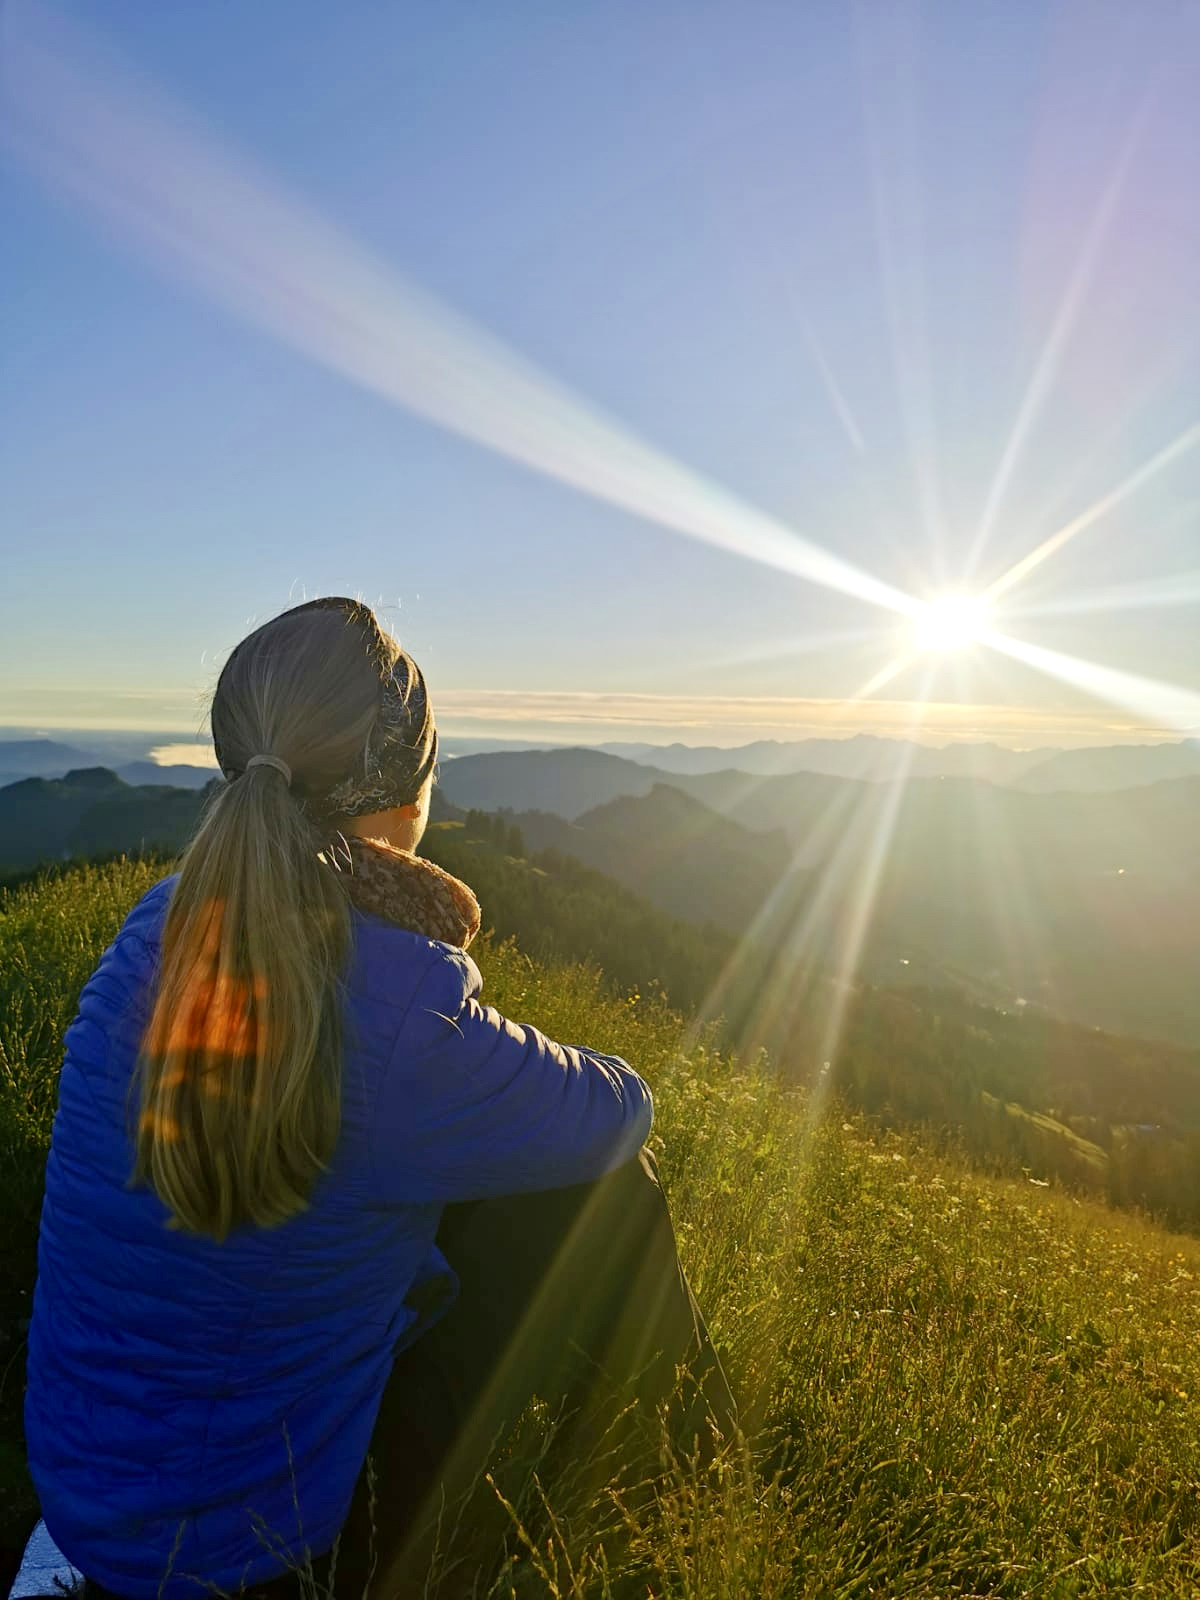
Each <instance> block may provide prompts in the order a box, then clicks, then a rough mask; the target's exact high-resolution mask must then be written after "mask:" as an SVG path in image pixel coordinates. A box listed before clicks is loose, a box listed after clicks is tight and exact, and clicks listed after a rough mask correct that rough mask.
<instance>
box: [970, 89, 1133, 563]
mask: <svg viewBox="0 0 1200 1600" xmlns="http://www.w3.org/2000/svg"><path fill="white" fill-rule="evenodd" d="M1146 105H1147V102H1145V101H1144V102H1143V105H1142V107H1141V109H1140V110H1139V111H1138V113H1137V114H1136V115H1135V116H1134V117H1133V119H1132V120H1131V122H1130V126H1129V128H1128V129H1127V131H1126V134H1125V138H1124V140H1123V141H1122V145H1121V149H1120V151H1119V152H1118V155H1117V159H1116V162H1115V163H1114V166H1113V171H1112V172H1111V174H1110V175H1109V179H1108V182H1107V183H1106V184H1105V186H1104V189H1103V191H1102V192H1101V195H1100V199H1099V201H1098V202H1097V205H1096V208H1095V210H1094V212H1093V213H1092V218H1091V221H1090V222H1089V224H1088V227H1087V231H1086V233H1085V235H1084V239H1083V244H1082V246H1081V247H1080V251H1079V258H1078V260H1077V261H1076V263H1075V267H1074V270H1073V271H1072V273H1071V276H1070V278H1069V279H1068V282H1067V287H1066V290H1065V291H1064V293H1063V297H1062V301H1061V303H1060V304H1059V308H1058V311H1057V313H1056V314H1055V318H1054V321H1053V323H1052V324H1051V327H1050V332H1049V334H1048V336H1047V339H1046V343H1045V346H1044V348H1043V350H1042V353H1041V355H1040V356H1039V357H1038V360H1037V364H1036V365H1035V367H1034V370H1033V376H1032V377H1031V378H1030V380H1029V384H1028V387H1027V388H1026V390H1025V394H1024V396H1023V397H1022V400H1021V404H1020V405H1019V406H1018V408H1017V414H1016V416H1015V417H1014V419H1013V425H1012V429H1011V431H1010V433H1009V436H1008V440H1007V442H1006V444H1005V446H1004V450H1003V452H1002V453H1001V456H1000V462H999V465H998V466H997V468H996V472H995V476H994V477H993V479H992V482H991V486H990V488H989V489H988V494H987V499H986V501H985V502H984V507H983V512H982V514H981V516H980V519H979V526H978V528H977V529H976V531H975V537H974V540H973V541H972V544H971V548H970V550H969V551H968V553H967V566H966V570H967V575H968V578H969V577H970V576H971V575H972V574H973V573H974V572H975V570H976V568H977V567H978V564H979V559H980V557H981V556H982V554H983V551H984V549H985V547H986V545H987V542H988V540H989V539H990V537H991V534H992V529H993V527H994V526H995V522H996V517H997V514H998V513H999V510H1000V506H1001V503H1002V501H1003V499H1004V495H1005V492H1006V490H1007V488H1008V485H1009V481H1010V479H1011V478H1012V475H1013V472H1014V470H1015V468H1016V465H1017V461H1018V460H1019V459H1020V455H1021V451H1022V450H1023V448H1024V446H1025V441H1026V439H1027V438H1028V436H1029V432H1030V429H1031V428H1032V427H1033V424H1034V423H1035V422H1036V420H1037V418H1038V415H1039V413H1040V412H1041V409H1042V406H1043V405H1044V404H1045V400H1046V397H1047V395H1048V394H1049V392H1050V389H1051V386H1052V385H1053V382H1054V379H1055V377H1056V376H1057V374H1058V368H1059V363H1060V362H1061V360H1062V354H1063V350H1064V348H1065V346H1066V344H1067V341H1068V339H1069V338H1070V337H1071V334H1072V332H1073V331H1074V328H1075V323H1076V320H1077V318H1078V316H1079V312H1080V309H1081V308H1082V306H1083V302H1084V300H1085V299H1086V297H1087V291H1088V288H1089V286H1090V282H1091V277H1092V273H1093V271H1094V269H1095V265H1096V258H1097V256H1098V255H1099V252H1100V247H1101V245H1102V244H1103V242H1104V237H1105V234H1106V233H1107V232H1108V229H1109V225H1110V224H1111V222H1112V218H1113V213H1114V212H1115V210H1116V206H1117V202H1118V200H1119V199H1120V196H1121V190H1122V189H1123V187H1124V184H1125V177H1126V174H1127V173H1128V171H1129V164H1130V162H1131V160H1132V158H1133V154H1134V151H1135V149H1136V148H1137V143H1138V139H1139V137H1140V134H1141V127H1142V123H1143V121H1144V118H1145V112H1146Z"/></svg>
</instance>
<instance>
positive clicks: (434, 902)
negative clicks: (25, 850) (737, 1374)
mask: <svg viewBox="0 0 1200 1600" xmlns="http://www.w3.org/2000/svg"><path fill="white" fill-rule="evenodd" d="M212 731H213V741H214V746H215V751H216V756H217V760H218V762H219V764H220V767H221V769H222V771H223V772H224V774H225V777H226V778H227V780H228V782H227V784H226V785H225V787H224V788H223V789H222V790H221V791H220V792H219V794H218V795H217V796H216V798H215V800H214V802H213V804H212V805H211V807H210V808H209V809H208V811H207V813H206V815H205V817H204V819H203V821H202V823H201V825H200V827H199V829H198V831H197V833H196V836H195V838H194V839H193V841H192V843H191V844H190V846H189V847H188V849H187V851H186V852H185V854H184V856H183V858H182V861H181V865H180V870H179V872H178V874H177V875H176V876H174V877H170V878H167V879H165V880H164V881H163V882H162V883H160V884H158V885H156V886H155V887H154V888H153V889H152V890H151V891H150V892H149V893H148V894H147V895H146V896H145V897H144V898H143V899H142V901H141V902H140V903H139V904H138V905H137V906H136V907H135V908H134V909H133V911H132V912H131V913H130V915H129V917H128V918H127V919H126V921H125V924H124V926H123V927H122V929H121V931H120V933H119V934H118V936H117V938H116V940H115V941H114V943H113V944H112V945H111V946H110V947H109V949H108V950H107V951H106V952H105V954H104V957H103V959H102V961H101V963H100V966H99V968H98V969H97V971H96V973H95V974H94V976H93V977H92V979H91V980H90V982H89V983H88V984H87V986H86V987H85V989H84V991H83V993H82V995H81V997H80V1003H79V1012H78V1015H77V1017H76V1019H75V1021H74V1023H73V1024H72V1026H71V1028H70V1029H69V1031H68V1033H67V1036H66V1059H65V1062H64V1066H63V1070H62V1078H61V1084H60V1091H59V1109H58V1115H57V1118H56V1121H55V1125H54V1134H53V1141H52V1145H51V1150H50V1156H49V1161H48V1164H47V1170H46V1200H45V1207H44V1210H43V1213H42V1224H41V1234H40V1240H39V1277H38V1284H37V1290H36V1295H35V1301H34V1309H33V1317H32V1326H31V1329H30V1335H29V1380H28V1391H27V1399H26V1433H27V1440H28V1449H29V1460H30V1467H31V1471H32V1474H33V1478H34V1483H35V1485H36V1488H37V1490H38V1494H39V1496H40V1499H41V1503H42V1510H43V1516H44V1518H45V1521H46V1524H47V1527H48V1529H49V1531H50V1534H51V1535H52V1536H53V1538H54V1540H55V1542H56V1543H57V1544H58V1545H59V1546H60V1548H61V1549H62V1551H63V1552H64V1553H65V1555H66V1556H67V1557H68V1558H69V1560H70V1561H71V1562H72V1563H73V1564H74V1565H75V1566H76V1567H77V1568H79V1569H80V1570H81V1571H82V1572H84V1573H85V1574H86V1576H87V1579H88V1585H89V1589H90V1590H91V1591H92V1592H93V1593H94V1594H96V1595H98V1596H100V1597H101V1600H103V1597H104V1596H106V1595H108V1596H112V1595H116V1596H121V1597H126V1600H154V1597H158V1596H163V1597H164V1600H175V1597H176V1596H183V1595H185V1594H186V1595H189V1596H190V1595H198V1594H199V1593H200V1592H201V1591H202V1590H208V1591H211V1589H212V1588H213V1586H214V1585H215V1586H217V1587H219V1588H220V1589H222V1590H228V1591H236V1590H238V1589H239V1588H248V1587H250V1586H255V1587H257V1588H259V1589H262V1588H263V1587H264V1585H266V1586H270V1585H271V1584H272V1583H273V1582H274V1584H275V1587H277V1588H281V1587H282V1586H283V1585H284V1584H287V1583H289V1582H290V1581H291V1580H290V1579H289V1578H288V1577H287V1574H288V1572H289V1571H290V1570H291V1569H294V1568H295V1567H296V1566H297V1565H300V1564H303V1563H304V1562H305V1560H306V1559H308V1558H317V1562H316V1565H317V1570H318V1574H320V1573H321V1572H325V1573H326V1574H327V1571H328V1552H329V1551H330V1549H331V1547H332V1546H333V1545H334V1542H335V1540H337V1538H338V1535H339V1531H341V1530H343V1528H344V1529H345V1537H344V1538H342V1539H341V1540H340V1547H339V1549H338V1556H337V1572H338V1575H339V1576H338V1583H337V1587H338V1589H339V1590H343V1586H344V1592H346V1593H351V1592H354V1593H360V1592H361V1590H362V1585H363V1580H364V1579H365V1577H366V1576H367V1573H368V1566H367V1551H368V1549H371V1548H372V1541H373V1555H372V1561H373V1564H374V1567H375V1571H376V1584H377V1587H378V1588H379V1592H387V1591H388V1586H389V1584H390V1585H392V1586H393V1587H394V1584H395V1582H396V1581H397V1578H396V1575H397V1573H398V1572H399V1570H400V1568H401V1566H402V1558H403V1555H404V1551H405V1549H406V1548H407V1549H410V1550H411V1548H412V1544H413V1541H414V1540H415V1539H417V1535H418V1532H419V1530H420V1529H421V1528H422V1527H423V1526H426V1525H427V1523H428V1520H429V1516H430V1515H431V1509H430V1508H431V1507H436V1505H437V1504H438V1503H439V1501H440V1499H441V1498H442V1497H444V1496H446V1495H453V1494H456V1493H458V1492H459V1491H460V1490H461V1488H462V1486H463V1485H464V1484H465V1483H467V1482H469V1481H470V1478H471V1476H472V1475H473V1474H474V1473H476V1472H477V1471H478V1470H479V1468H480V1467H481V1466H482V1465H483V1464H484V1463H485V1462H486V1459H487V1455H488V1450H489V1447H490V1446H491V1445H492V1443H493V1442H494V1440H495V1438H496V1437H497V1436H498V1435H499V1434H501V1433H502V1432H503V1430H504V1428H505V1427H506V1426H508V1425H509V1424H511V1423H512V1422H513V1421H514V1420H515V1418H516V1416H517V1415H519V1413H520V1411H521V1410H522V1409H523V1407H524V1405H525V1403H526V1401H527V1400H528V1399H529V1397H530V1396H531V1394H533V1393H534V1392H536V1393H538V1394H541V1395H543V1396H544V1397H546V1398H547V1399H550V1400H552V1401H555V1402H561V1403H563V1405H564V1406H566V1407H567V1408H568V1409H570V1408H572V1407H577V1406H578V1405H579V1403H580V1401H581V1400H582V1398H583V1397H584V1396H585V1395H586V1393H587V1384H588V1381H589V1379H591V1378H596V1377H597V1375H598V1374H602V1375H603V1377H604V1379H605V1380H606V1381H609V1382H616V1383H617V1384H618V1385H626V1386H631V1392H632V1393H633V1394H634V1395H635V1396H636V1398H637V1399H638V1400H639V1401H641V1402H643V1403H644V1404H646V1405H649V1404H653V1403H654V1402H656V1401H658V1400H660V1399H662V1398H664V1397H665V1396H666V1395H667V1394H668V1393H670V1392H671V1391H672V1389H673V1380H674V1378H675V1372H676V1364H677V1363H679V1364H684V1363H687V1364H690V1366H691V1368H692V1370H693V1372H694V1373H695V1374H696V1376H697V1379H698V1382H699V1385H700V1389H701V1391H702V1397H703V1396H704V1395H706V1396H707V1402H708V1404H709V1405H710V1407H711V1409H712V1410H713V1411H715V1413H716V1416H717V1420H718V1422H719V1423H720V1424H722V1425H724V1426H729V1425H730V1424H731V1423H732V1419H733V1406H732V1401H731V1400H730V1398H729V1393H728V1389H727V1387H726V1386H725V1383H724V1379H723V1376H722V1374H721V1371H720V1367H719V1364H718V1363H717V1361H716V1358H715V1356H714V1355H713V1353H712V1350H711V1346H710V1345H709V1343H708V1340H707V1336H706V1333H705V1330H704V1326H703V1322H702V1321H701V1319H700V1316H699V1313H698V1311H697V1310H696V1308H695V1304H694V1302H693V1301H692V1299H691V1296H690V1293H689V1291H688V1289H687V1285H686V1283H685V1282H684V1280H683V1277H682V1274H681V1272H680V1270H679V1266H678V1261H677V1258H676V1255H675V1245H674V1240H673V1237H672V1234H671V1227H670V1222H669V1219H668V1217H667V1213H666V1208H665V1203H664V1201H663V1198H662V1194H661V1191H660V1189H659V1188H658V1185H657V1182H656V1178H655V1174H654V1171H653V1166H652V1163H651V1162H650V1160H649V1158H648V1157H647V1156H646V1154H645V1152H641V1153H640V1154H639V1151H640V1147H641V1145H642V1143H643V1141H644V1139H645V1138H646V1135H647V1133H648V1132H649V1129H650V1123H651V1096H650V1090H649V1088H648V1087H647V1086H646V1084H645V1083H643V1081H642V1080H641V1079H640V1078H639V1077H638V1075H637V1074H636V1073H635V1072H634V1071H633V1070H632V1068H630V1067H629V1066H627V1065H626V1063H625V1062H624V1061H622V1060H620V1059H618V1058H616V1057H613V1056H605V1055H600V1054H597V1053H596V1052H595V1051H591V1050H585V1049H581V1048H574V1047H569V1046H563V1045H559V1044H555V1043H553V1042H552V1041H551V1040H549V1039H547V1038H545V1037H544V1036H543V1035H542V1034H541V1033H539V1032H538V1031H537V1030H536V1029H535V1028H532V1027H529V1026H519V1025H517V1024H515V1023H513V1022H509V1021H506V1020H505V1019H504V1018H503V1017H501V1016H500V1015H499V1014H498V1013H497V1012H496V1011H494V1010H492V1009H491V1008H490V1007H485V1006H481V1004H480V1003H479V1000H478V995H479V990H480V976H479V972H478V969H477V968H476V966H475V964H474V963H473V962H472V961H471V959H470V957H469V956H468V955H467V954H466V953H465V951H466V946H467V945H468V944H469V943H470V941H471V939H472V938H473V936H474V935H475V933H476V932H477V931H478V928H479V907H478V904H477V903H476V901H475V898H474V896H473V894H472V893H471V891H470V890H469V889H468V888H467V887H466V885H465V884H462V883H460V882H458V880H457V879H455V878H452V877H451V876H450V875H449V874H447V873H445V872H442V871H441V870H440V869H438V868H437V867H435V866H433V865H432V864H431V863H429V862H425V861H422V860H420V859H419V858H417V857H416V856H415V855H414V854H413V852H414V851H415V849H416V847H417V844H418V843H419V841H420V838H421V835H422V832H423V830H424V826H425V821H426V817H427V815H428V807H429V795H430V789H431V787H432V782H433V776H434V769H435V765H436V761H437V733H436V731H435V728H434V722H433V716H432V713H431V710H430V707H429V704H428V701H427V697H426V692H425V684H424V680H423V678H422V675H421V673H420V670H419V669H418V667H417V666H416V664H415V662H413V661H412V659H411V658H410V657H409V656H408V655H407V654H406V653H405V652H404V651H403V650H401V649H400V648H399V646H398V645H397V644H396V643H395V641H394V640H392V639H391V638H390V637H388V636H387V635H386V634H385V633H384V632H383V631H382V630H381V629H380V627H379V625H378V623H377V622H376V619H375V618H374V616H373V615H372V613H371V612H370V610H369V609H368V608H366V607H365V606H362V605H360V604H358V603H357V602H355V601H352V600H346V599H336V598H335V599H325V600H317V601H312V602H310V603H309V604H307V605H302V606H298V607H296V608H295V609H293V610H291V611H288V612H285V613H284V614H283V615H282V616H280V617H277V618H275V619H274V620H273V621H271V622H268V623H267V624H265V625H264V626H263V627H261V628H258V629H257V630H256V631H255V632H254V633H252V634H251V635H250V636H249V637H248V638H247V639H245V640H244V641H243V642H242V643H241V644H240V645H239V646H238V647H237V648H236V649H235V650H234V651H233V653H232V655H231V656H230V658H229V660H228V662H227V663H226V665H225V668H224V670H223V671H222V673H221V676H220V680H219V682H218V685H217V689H216V693H215V696H214V700H213V704H212ZM693 1392H695V1391H693ZM698 1415H699V1412H698V1411H694V1412H693V1413H692V1414H691V1416H690V1418H683V1419H681V1423H680V1425H681V1427H682V1426H684V1425H685V1424H686V1426H687V1427H688V1428H694V1427H695V1426H696V1421H697V1417H698ZM368 1452H369V1453H370V1471H369V1472H368V1471H366V1470H364V1463H365V1462H366V1460H367V1457H368ZM356 1485H357V1490H356ZM368 1524H371V1525H372V1526H368ZM321 1558H324V1563H323V1564H322V1560H321Z"/></svg>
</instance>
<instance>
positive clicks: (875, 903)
mask: <svg viewBox="0 0 1200 1600" xmlns="http://www.w3.org/2000/svg"><path fill="white" fill-rule="evenodd" d="M156 770H161V771H162V773H163V776H167V773H168V771H169V769H156ZM202 803H203V795H202V792H201V791H200V790H199V789H195V788H193V789H182V788H178V787H174V786H170V785H167V784H162V783H159V784H153V785H129V784H127V783H125V782H123V781H122V780H121V779H120V778H119V777H118V776H117V775H116V774H114V773H112V772H110V771H107V770H104V769H94V768H93V769H83V770H76V771H73V772H72V773H70V775H69V776H68V777H67V778H65V779H57V780H54V779H41V778H34V779H27V780H24V781H22V782H19V783H16V784H10V785H8V786H6V787H0V871H8V872H12V871H15V870H19V869H21V868H24V867H26V866H31V865H33V864H35V863H36V862H38V861H42V860H56V859H62V858H64V857H65V856H72V855H75V856H90V855H96V854H101V853H105V852H110V851H114V850H126V851H135V850H138V849H142V848H151V847H153V848H158V849H164V850H169V851H173V850H177V849H179V848H181V846H182V845H183V844H184V843H185V842H186V839H187V837H188V836H189V834H190V832H191V830H192V828H194V826H195V823H196V821H197V819H198V817H199V814H200V807H201V805H202ZM472 809H475V810H480V811H486V812H497V811H504V812H507V813H509V814H510V820H512V821H515V822H516V823H518V825H519V826H520V828H521V831H522V835H523V837H524V840H525V847H526V850H527V851H528V852H530V853H537V852H539V851H544V850H547V849H554V850H557V851H559V852H561V853H562V854H564V855H569V856H572V857H574V858H575V859H576V860H578V861H579V862H581V863H583V864H584V865H586V866H588V867H591V868H593V869H596V870H599V871H601V872H603V873H605V874H606V875H607V876H608V877H611V878H613V879H615V880H616V881H617V882H619V883H621V884H623V885H624V886H625V887H626V888H629V889H631V890H633V891H634V892H635V893H637V894H640V895H642V896H644V897H645V898H646V899H647V900H649V901H651V902H652V903H654V904H655V905H657V906H658V907H660V908H661V909H663V910H665V911H668V912H670V913H671V914H672V915H674V916H677V917H686V918H688V919H690V920H691V921H693V922H695V923H703V922H705V921H710V922H712V923H713V924H714V925H715V926H717V927H719V928H721V929H722V930H724V931H725V932H727V933H731V934H734V935H736V936H739V937H742V936H745V935H747V934H751V933H752V934H753V936H754V937H755V938H756V940H758V941H760V942H765V944H766V945H767V946H768V947H770V948H771V949H772V950H775V949H777V950H778V952H779V954H778V958H777V960H776V965H777V967H778V971H777V974H776V977H775V979H774V980H773V981H775V982H776V984H777V985H786V984H787V983H788V982H790V981H793V980H794V979H795V976H796V974H798V973H801V972H804V971H811V970H813V969H815V968H824V969H826V970H828V969H830V968H834V969H836V968H837V966H838V963H839V962H840V961H841V960H843V959H844V953H845V952H846V951H848V950H852V949H853V948H854V947H855V945H856V944H857V943H858V942H859V937H860V927H861V951H860V962H859V966H860V970H861V971H862V972H863V973H864V974H865V975H866V976H867V978H869V979H870V980H872V981H877V982H883V983H887V984H892V983H895V982H914V983H923V984H930V985H936V984H942V983H945V982H947V981H950V982H953V983H954V984H956V985H957V986H958V987H959V988H960V989H961V990H963V991H964V992H966V993H969V994H972V995H974V996H975V997H976V998H983V999H986V1000H988V1001H989V1002H991V1003H995V1004H997V1005H999V1006H1001V1007H1003V1008H1005V1009H1014V1008H1015V1009H1020V1008H1022V1007H1028V1008H1040V1009H1042V1010H1044V1011H1046V1012H1049V1013H1051V1014H1054V1015H1058V1016H1062V1017H1066V1018H1070V1019H1074V1020H1077V1021H1082V1022H1086V1023H1089V1024H1093V1025H1099V1026H1102V1027H1105V1028H1111V1029H1115V1030H1118V1031H1123V1032H1127V1033H1136V1034H1140V1035H1143V1036H1147V1037H1160V1038H1167V1039H1174V1040H1176V1041H1179V1042H1181V1043H1185V1044H1193V1045H1194V1044H1200V982H1197V977H1196V970H1197V933H1196V930H1197V928H1200V825H1198V824H1200V778H1197V777H1187V778H1177V779H1174V780H1169V781H1165V782H1161V783H1155V784H1150V785H1142V786H1139V787H1135V788H1124V789H1118V790H1113V791H1111V792H1093V793H1086V792H1074V793H1071V792H1060V791H1055V790H1049V791H1047V792H1038V791H1037V790H1035V789H1032V788H1030V789H1015V788H1008V787H1000V786H997V785H995V784H992V783H988V782H983V781H980V780H978V779H971V778H964V777H940V778H938V777H916V778H913V779H911V780H910V781H908V782H907V783H905V784H904V785H891V784H886V783H880V782H867V781H864V780H861V779H853V778H844V777H833V776H828V775H825V774H820V773H791V774H786V775H777V776H770V775H757V776H756V775H753V774H749V773H746V772H738V771H735V770H729V769H726V770H724V771H718V772H708V773H697V774H693V775H687V774H679V773H671V772H668V771H666V770H663V769H659V768H655V767H652V766H649V765H646V764H644V763H639V762H633V761H628V760H624V759H622V758H620V757H618V756H615V755H611V754H606V753H605V752H602V751H598V750H587V749H558V750H543V751H522V752H512V751H505V752H497V753H492V754H484V755H472V756H463V757H460V758H458V759H456V760H454V761H448V762H446V763H445V764H444V766H443V767H442V770H441V779H440V783H439V786H438V788H437V789H436V790H435V809H434V816H435V817H442V818H450V817H462V816H463V815H465V814H466V813H467V812H468V811H470V810H472ZM773 959H775V958H773Z"/></svg>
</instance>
